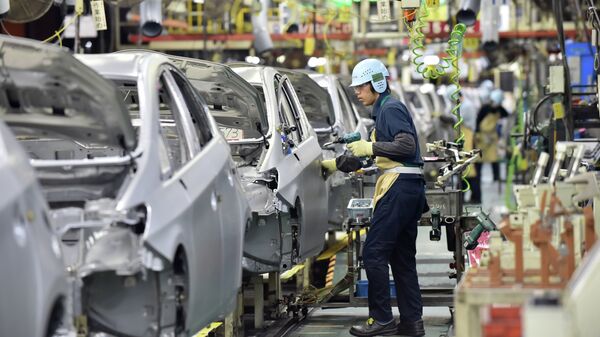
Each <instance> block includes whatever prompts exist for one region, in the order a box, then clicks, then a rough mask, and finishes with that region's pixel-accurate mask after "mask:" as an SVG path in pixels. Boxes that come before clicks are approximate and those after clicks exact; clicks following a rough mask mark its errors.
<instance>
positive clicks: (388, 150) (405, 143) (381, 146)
mask: <svg viewBox="0 0 600 337" xmlns="http://www.w3.org/2000/svg"><path fill="white" fill-rule="evenodd" d="M416 151H417V144H416V143H415V137H413V136H412V135H411V134H409V133H399V134H397V135H396V136H395V137H394V141H393V142H375V143H373V154H374V155H375V156H378V157H388V158H398V157H400V158H412V157H413V156H414V155H415V152H416Z"/></svg>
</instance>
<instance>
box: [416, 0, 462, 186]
mask: <svg viewBox="0 0 600 337" xmlns="http://www.w3.org/2000/svg"><path fill="white" fill-rule="evenodd" d="M428 16H429V9H428V7H427V2H426V1H423V2H422V5H421V7H420V8H419V10H418V13H417V16H416V22H415V24H414V26H413V27H412V28H411V27H410V26H409V25H408V24H407V23H406V18H405V24H406V26H407V27H408V30H409V33H410V41H411V46H412V50H411V52H412V54H413V60H412V63H413V64H414V65H415V67H416V70H417V72H418V73H419V74H421V76H423V78H424V79H426V80H435V79H438V78H439V77H441V76H444V75H445V74H446V70H447V69H448V68H449V67H452V72H451V74H450V82H451V83H452V84H454V85H455V86H456V90H454V91H453V92H452V93H451V95H450V99H451V100H452V101H453V102H454V107H453V108H452V114H453V115H454V116H455V117H456V123H454V125H453V128H454V131H455V133H456V139H455V142H456V143H459V144H461V145H462V144H463V143H464V141H465V135H464V133H463V132H462V129H461V125H462V123H463V118H462V116H461V115H460V105H461V103H460V92H461V90H462V87H461V85H460V68H459V66H458V60H459V58H460V57H461V54H462V44H463V39H464V36H465V32H466V31H467V26H466V25H465V24H462V23H459V24H456V25H455V26H454V28H453V29H452V32H451V33H450V40H449V41H448V48H446V53H447V54H448V56H447V57H444V58H442V59H441V60H440V62H439V63H438V64H437V65H425V62H424V60H423V59H424V51H425V46H424V44H423V41H424V39H425V34H423V27H425V19H426V18H427V17H428ZM467 174H469V169H467V170H465V172H464V173H463V175H462V177H461V178H462V180H463V182H464V183H465V186H466V188H465V189H464V190H463V192H466V191H468V190H469V189H470V188H471V186H470V184H469V182H468V181H467V179H466V176H467Z"/></svg>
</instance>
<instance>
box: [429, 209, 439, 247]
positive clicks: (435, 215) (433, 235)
mask: <svg viewBox="0 0 600 337" xmlns="http://www.w3.org/2000/svg"><path fill="white" fill-rule="evenodd" d="M441 224H442V217H441V216H440V209H439V208H432V209H431V230H430V231H429V240H431V241H440V239H441V238H442V229H441V227H440V226H441Z"/></svg>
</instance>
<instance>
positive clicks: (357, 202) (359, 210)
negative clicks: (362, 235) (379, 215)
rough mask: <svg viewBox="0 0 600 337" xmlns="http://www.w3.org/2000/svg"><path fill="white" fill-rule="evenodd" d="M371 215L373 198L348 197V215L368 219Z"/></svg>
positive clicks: (353, 217)
mask: <svg viewBox="0 0 600 337" xmlns="http://www.w3.org/2000/svg"><path fill="white" fill-rule="evenodd" d="M371 215H373V199H366V198H365V199H359V198H354V199H350V202H348V217H350V218H351V219H369V218H371Z"/></svg>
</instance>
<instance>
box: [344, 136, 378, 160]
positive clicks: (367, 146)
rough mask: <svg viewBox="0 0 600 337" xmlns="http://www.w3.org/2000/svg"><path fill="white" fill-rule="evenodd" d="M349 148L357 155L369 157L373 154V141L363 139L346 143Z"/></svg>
mask: <svg viewBox="0 0 600 337" xmlns="http://www.w3.org/2000/svg"><path fill="white" fill-rule="evenodd" d="M346 146H347V147H348V150H350V151H352V154H353V155H355V156H357V157H368V156H372V155H373V143H371V142H367V141H366V140H364V139H361V140H359V141H357V142H354V143H350V144H348V145H346Z"/></svg>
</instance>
